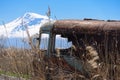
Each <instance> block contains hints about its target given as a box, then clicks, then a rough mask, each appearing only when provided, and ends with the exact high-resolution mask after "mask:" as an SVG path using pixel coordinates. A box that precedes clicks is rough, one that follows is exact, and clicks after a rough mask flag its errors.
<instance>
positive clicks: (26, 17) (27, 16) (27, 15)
mask: <svg viewBox="0 0 120 80" xmlns="http://www.w3.org/2000/svg"><path fill="white" fill-rule="evenodd" d="M33 18H44V19H48V17H47V16H43V15H40V14H36V13H31V12H27V13H25V14H24V16H23V19H33Z"/></svg>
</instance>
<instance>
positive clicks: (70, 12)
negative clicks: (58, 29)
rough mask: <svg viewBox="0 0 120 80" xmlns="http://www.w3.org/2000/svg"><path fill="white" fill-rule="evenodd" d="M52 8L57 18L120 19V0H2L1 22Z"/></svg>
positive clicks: (0, 7)
mask: <svg viewBox="0 0 120 80" xmlns="http://www.w3.org/2000/svg"><path fill="white" fill-rule="evenodd" d="M48 6H50V8H51V15H52V16H51V18H53V19H55V16H56V17H57V19H83V18H95V19H105V20H107V19H117V20H120V0H0V23H1V21H4V22H5V23H7V22H10V21H12V20H14V19H16V18H18V17H20V16H23V15H24V14H25V13H26V12H34V13H38V14H41V15H45V14H46V12H47V8H48Z"/></svg>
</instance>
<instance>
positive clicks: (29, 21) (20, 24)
mask: <svg viewBox="0 0 120 80" xmlns="http://www.w3.org/2000/svg"><path fill="white" fill-rule="evenodd" d="M46 21H48V17H47V16H44V15H40V14H36V13H31V12H27V13H25V14H24V15H23V16H21V17H19V18H17V19H15V20H13V21H11V22H10V23H8V24H5V25H6V30H7V36H8V37H23V34H24V37H25V36H27V35H26V29H28V30H29V32H30V35H34V34H36V33H38V32H39V29H40V26H41V24H42V23H44V22H46ZM26 27H27V28H26ZM0 29H1V30H2V31H0V35H4V34H6V33H5V32H6V30H5V29H4V27H3V25H0Z"/></svg>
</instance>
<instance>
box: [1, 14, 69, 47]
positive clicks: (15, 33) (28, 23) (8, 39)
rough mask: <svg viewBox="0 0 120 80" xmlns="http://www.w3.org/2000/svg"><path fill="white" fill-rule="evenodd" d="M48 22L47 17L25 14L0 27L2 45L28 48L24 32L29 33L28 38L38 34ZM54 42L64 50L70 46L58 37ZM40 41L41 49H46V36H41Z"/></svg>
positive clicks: (26, 36)
mask: <svg viewBox="0 0 120 80" xmlns="http://www.w3.org/2000/svg"><path fill="white" fill-rule="evenodd" d="M51 20H52V19H51ZM48 21H49V19H48V17H47V16H43V15H39V14H36V13H30V12H29V13H25V14H24V15H23V16H21V17H19V18H17V19H15V20H13V21H11V22H10V23H7V24H3V25H0V38H5V41H4V43H5V46H7V47H9V46H13V47H19V48H23V47H29V44H28V42H29V41H28V34H27V32H26V30H27V31H28V32H29V34H30V36H33V35H36V34H39V29H40V27H41V25H42V24H44V23H46V22H48ZM2 40H3V39H2ZM56 40H57V41H56V47H57V48H65V47H68V46H69V45H70V44H68V43H67V39H64V38H61V37H60V36H57V38H56ZM41 41H42V42H41V43H43V45H41V48H44V49H46V48H47V44H48V35H43V37H42V40H41Z"/></svg>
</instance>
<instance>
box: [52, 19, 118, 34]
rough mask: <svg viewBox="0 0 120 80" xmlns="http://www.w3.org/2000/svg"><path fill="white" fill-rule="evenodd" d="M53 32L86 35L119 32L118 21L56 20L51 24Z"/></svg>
mask: <svg viewBox="0 0 120 80" xmlns="http://www.w3.org/2000/svg"><path fill="white" fill-rule="evenodd" d="M53 31H54V33H56V34H63V33H64V34H65V33H69V34H71V33H74V32H76V33H88V34H96V33H103V32H110V33H114V32H116V31H117V32H120V22H119V21H99V20H57V21H56V22H55V23H54V24H53Z"/></svg>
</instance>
